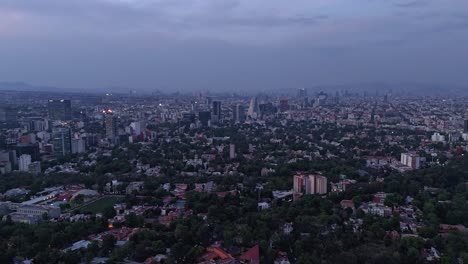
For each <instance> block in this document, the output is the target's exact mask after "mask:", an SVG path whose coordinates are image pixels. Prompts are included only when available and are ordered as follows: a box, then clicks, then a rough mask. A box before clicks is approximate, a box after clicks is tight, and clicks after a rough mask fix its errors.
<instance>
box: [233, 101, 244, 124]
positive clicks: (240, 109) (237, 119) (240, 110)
mask: <svg viewBox="0 0 468 264" xmlns="http://www.w3.org/2000/svg"><path fill="white" fill-rule="evenodd" d="M232 120H233V121H234V123H243V122H244V121H245V108H244V106H243V105H240V104H236V105H234V106H232Z"/></svg>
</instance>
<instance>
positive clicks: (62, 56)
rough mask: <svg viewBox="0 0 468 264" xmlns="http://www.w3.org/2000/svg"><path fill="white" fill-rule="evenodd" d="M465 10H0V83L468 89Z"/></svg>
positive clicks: (416, 3) (240, 4)
mask: <svg viewBox="0 0 468 264" xmlns="http://www.w3.org/2000/svg"><path fill="white" fill-rule="evenodd" d="M467 30H468V2H466V1H463V0H447V1H435V0H411V1H410V0H406V1H405V0H399V1H396V0H395V1H390V0H389V1H383V0H358V1H353V2H352V3H351V2H350V1H345V0H316V1H306V0H299V1H295V2H294V3H292V2H291V1H275V0H273V1H272V0H269V1H267V0H224V1H220V0H193V1H182V0H155V1H150V0H81V1H76V0H70V1H59V0H43V1H40V3H39V2H36V1H15V0H4V1H2V2H1V3H0V57H1V58H2V61H1V63H0V81H21V82H27V83H31V84H33V85H41V86H53V87H60V88H67V87H69V88H70V89H73V88H84V87H89V88H90V89H94V88H97V87H102V88H107V87H125V88H127V87H128V88H129V89H134V90H146V91H151V90H161V91H165V92H168V91H169V92H170V91H182V92H184V91H203V90H211V91H219V92H225V91H250V90H256V91H269V90H275V91H277V90H281V89H294V88H299V87H314V86H316V85H323V84H348V83H371V82H384V83H399V82H415V83H427V84H431V83H435V84H441V83H448V84H458V85H464V84H466V83H468V75H467V74H466V73H465V70H464V69H466V68H467V67H468V45H467V44H468V43H467V42H468V34H466V33H467Z"/></svg>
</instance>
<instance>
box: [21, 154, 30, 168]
mask: <svg viewBox="0 0 468 264" xmlns="http://www.w3.org/2000/svg"><path fill="white" fill-rule="evenodd" d="M30 164H31V155H28V154H23V155H21V156H20V157H19V170H20V171H29V165H30Z"/></svg>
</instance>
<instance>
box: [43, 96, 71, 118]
mask: <svg viewBox="0 0 468 264" xmlns="http://www.w3.org/2000/svg"><path fill="white" fill-rule="evenodd" d="M48 109H49V118H50V119H52V120H70V119H72V116H71V101H70V100H49V103H48Z"/></svg>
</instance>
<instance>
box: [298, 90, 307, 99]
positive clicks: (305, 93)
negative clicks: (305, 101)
mask: <svg viewBox="0 0 468 264" xmlns="http://www.w3.org/2000/svg"><path fill="white" fill-rule="evenodd" d="M306 96H307V90H306V89H304V88H299V89H297V97H299V98H302V97H306Z"/></svg>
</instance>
